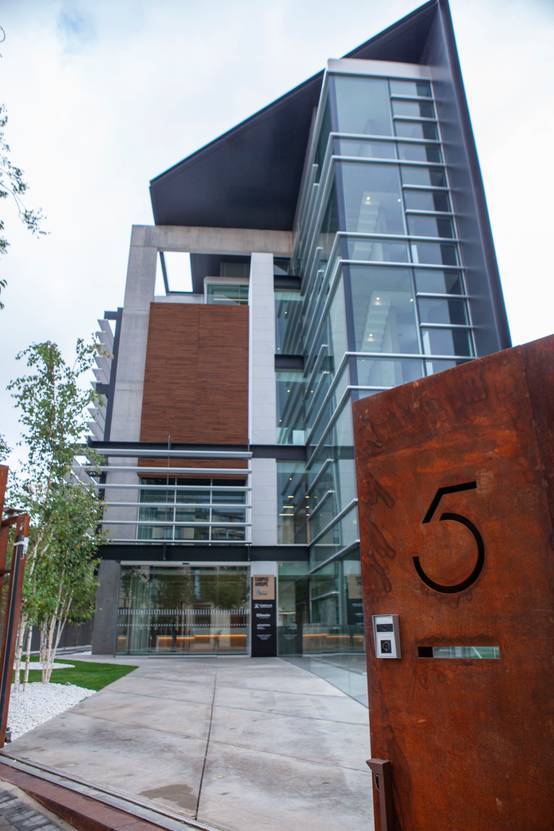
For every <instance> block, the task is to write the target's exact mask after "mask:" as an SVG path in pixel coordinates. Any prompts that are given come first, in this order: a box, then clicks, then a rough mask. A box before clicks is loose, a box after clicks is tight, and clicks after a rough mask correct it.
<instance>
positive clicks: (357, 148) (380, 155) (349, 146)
mask: <svg viewBox="0 0 554 831" xmlns="http://www.w3.org/2000/svg"><path fill="white" fill-rule="evenodd" d="M334 153H335V154H336V155H337V156H359V157H360V158H366V159H396V158H397V155H398V154H397V152H396V144H395V142H393V141H368V140H365V141H362V140H361V139H343V138H341V139H335V143H334Z"/></svg>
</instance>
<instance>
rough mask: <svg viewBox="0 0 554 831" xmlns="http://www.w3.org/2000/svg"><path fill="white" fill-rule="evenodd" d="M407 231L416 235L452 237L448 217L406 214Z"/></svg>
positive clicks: (451, 227) (450, 223) (452, 228)
mask: <svg viewBox="0 0 554 831" xmlns="http://www.w3.org/2000/svg"><path fill="white" fill-rule="evenodd" d="M408 231H409V233H410V234H413V235H414V236H416V237H453V236H454V226H453V224H452V220H451V219H450V217H445V216H442V217H441V216H419V215H418V214H408Z"/></svg>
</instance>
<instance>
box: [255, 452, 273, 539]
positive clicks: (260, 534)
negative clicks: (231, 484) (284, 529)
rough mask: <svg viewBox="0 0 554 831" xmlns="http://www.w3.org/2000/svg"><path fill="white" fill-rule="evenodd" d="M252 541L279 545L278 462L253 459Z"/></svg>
mask: <svg viewBox="0 0 554 831" xmlns="http://www.w3.org/2000/svg"><path fill="white" fill-rule="evenodd" d="M250 467H251V470H252V473H251V476H250V481H251V484H252V543H253V545H277V507H278V506H277V462H276V461H275V459H251V460H250Z"/></svg>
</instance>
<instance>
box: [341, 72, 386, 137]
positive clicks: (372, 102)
mask: <svg viewBox="0 0 554 831" xmlns="http://www.w3.org/2000/svg"><path fill="white" fill-rule="evenodd" d="M333 83H334V89H335V94H336V106H337V130H338V132H340V133H363V134H365V135H375V136H390V135H392V119H391V109H390V99H389V91H388V86H387V82H386V81H385V80H381V79H380V78H359V77H354V76H348V75H335V76H334V78H333Z"/></svg>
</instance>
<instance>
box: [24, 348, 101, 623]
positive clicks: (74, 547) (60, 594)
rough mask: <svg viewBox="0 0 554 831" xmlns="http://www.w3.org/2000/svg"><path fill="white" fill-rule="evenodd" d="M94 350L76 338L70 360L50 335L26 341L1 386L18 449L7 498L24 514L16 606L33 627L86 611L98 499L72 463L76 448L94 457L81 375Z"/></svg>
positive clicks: (91, 595)
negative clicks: (11, 409) (26, 523)
mask: <svg viewBox="0 0 554 831" xmlns="http://www.w3.org/2000/svg"><path fill="white" fill-rule="evenodd" d="M96 354H97V347H96V346H95V345H94V344H92V343H90V344H87V343H85V341H84V340H79V341H78V342H77V345H76V352H75V360H74V362H73V365H71V366H70V365H69V364H68V363H66V361H65V360H64V358H63V356H62V354H61V351H60V349H59V347H58V345H57V344H55V343H53V342H52V341H45V342H42V343H34V344H31V346H29V347H27V349H25V350H24V351H23V352H21V353H20V354H19V355H18V356H17V359H18V360H20V361H24V362H25V366H26V369H27V371H26V372H25V373H24V374H23V375H21V376H19V377H18V378H16V379H15V380H14V381H12V382H11V383H10V384H9V386H8V389H9V390H10V391H11V393H12V396H13V398H14V400H15V403H16V406H17V409H18V410H19V422H20V424H21V426H22V438H21V441H20V442H19V445H20V446H23V447H24V448H25V450H26V459H25V461H24V463H23V464H22V466H21V468H20V470H18V471H17V474H16V476H15V477H14V480H15V481H14V484H13V485H12V487H11V493H10V499H11V501H12V502H13V503H14V504H17V506H18V507H19V508H21V509H22V510H25V511H27V512H28V513H29V514H30V517H31V534H30V540H29V548H28V556H27V568H26V573H25V583H24V594H23V596H24V613H25V616H26V619H27V621H28V622H30V623H31V624H32V625H34V626H38V627H39V628H40V629H41V632H42V631H45V632H46V631H50V632H51V631H53V624H54V622H55V629H56V631H59V630H60V627H63V625H64V624H65V622H67V621H69V622H78V621H82V620H86V619H88V618H89V617H90V616H91V614H92V613H93V611H94V599H95V590H96V578H95V571H96V567H97V564H98V563H97V560H96V551H97V548H98V545H100V544H101V543H102V542H103V537H102V535H101V533H100V532H99V524H100V521H101V515H102V503H101V502H100V500H99V498H98V495H97V492H96V489H95V487H94V485H93V484H92V482H91V483H90V485H87V484H83V482H81V481H79V480H78V479H77V477H76V476H75V474H74V472H73V467H74V464H75V456H76V455H77V454H81V455H83V454H86V455H87V456H88V457H89V458H90V459H91V460H93V459H94V454H92V453H90V452H89V451H88V450H84V441H85V436H86V433H87V421H88V413H87V408H88V407H89V406H90V405H91V404H93V403H94V402H96V401H97V399H98V397H99V396H98V394H97V393H96V392H95V391H94V390H93V389H91V387H90V384H88V380H89V379H88V377H87V376H88V374H89V372H90V370H91V368H92V366H93V363H94V357H95V355H96Z"/></svg>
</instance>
